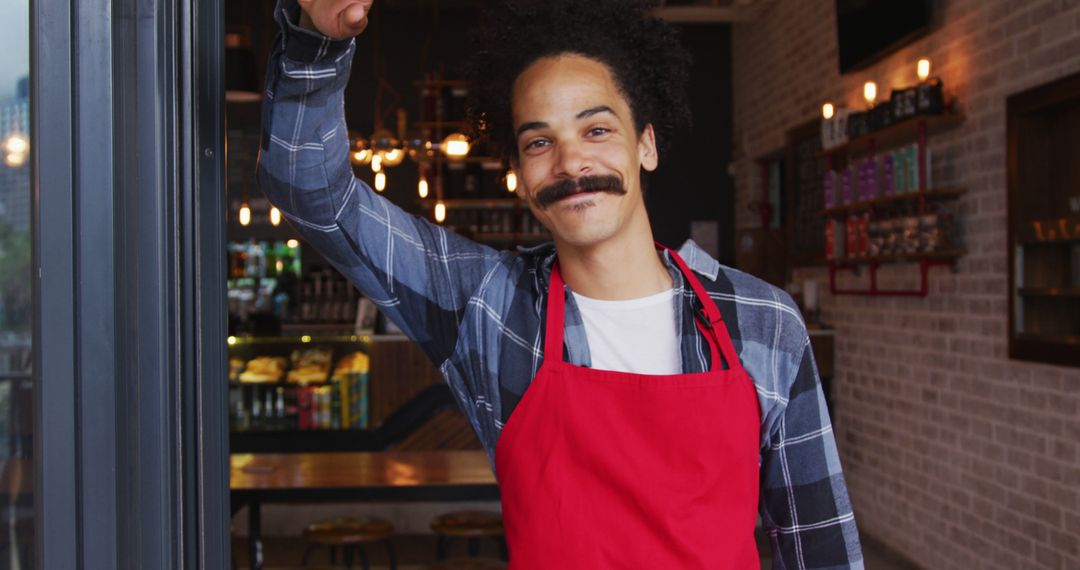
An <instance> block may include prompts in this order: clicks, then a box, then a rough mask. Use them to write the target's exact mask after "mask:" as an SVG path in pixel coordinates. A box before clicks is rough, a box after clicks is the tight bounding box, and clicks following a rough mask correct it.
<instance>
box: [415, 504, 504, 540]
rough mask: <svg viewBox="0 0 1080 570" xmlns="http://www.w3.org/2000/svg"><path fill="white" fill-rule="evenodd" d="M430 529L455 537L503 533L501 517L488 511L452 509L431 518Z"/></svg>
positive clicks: (499, 534)
mask: <svg viewBox="0 0 1080 570" xmlns="http://www.w3.org/2000/svg"><path fill="white" fill-rule="evenodd" d="M431 530H433V531H435V533H436V534H441V535H443V536H452V537H455V538H473V537H484V536H501V535H502V534H504V530H503V522H502V517H501V516H499V513H493V512H489V511H454V512H452V513H446V514H443V515H439V516H437V517H435V518H433V519H431Z"/></svg>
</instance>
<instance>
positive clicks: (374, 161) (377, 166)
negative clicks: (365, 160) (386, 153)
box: [371, 152, 383, 172]
mask: <svg viewBox="0 0 1080 570" xmlns="http://www.w3.org/2000/svg"><path fill="white" fill-rule="evenodd" d="M382 161H383V155H382V153H381V152H378V153H375V154H373V155H372V156H371V171H372V172H379V171H381V170H382Z"/></svg>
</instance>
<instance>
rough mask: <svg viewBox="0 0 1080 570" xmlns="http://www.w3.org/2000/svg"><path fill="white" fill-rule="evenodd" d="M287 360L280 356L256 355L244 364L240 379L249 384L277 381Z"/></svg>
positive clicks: (283, 370)
mask: <svg viewBox="0 0 1080 570" xmlns="http://www.w3.org/2000/svg"><path fill="white" fill-rule="evenodd" d="M286 363H287V360H286V359H285V358H284V357H281V356H257V357H255V358H252V359H251V360H249V361H248V362H247V364H246V365H245V366H244V371H243V372H241V373H240V381H241V382H246V383H251V384H265V383H272V382H278V381H280V380H281V375H282V374H283V373H284V372H285V366H286Z"/></svg>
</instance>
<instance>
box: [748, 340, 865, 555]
mask: <svg viewBox="0 0 1080 570" xmlns="http://www.w3.org/2000/svg"><path fill="white" fill-rule="evenodd" d="M761 471H762V475H761V493H762V497H761V514H762V521H763V524H764V527H765V532H766V534H767V535H768V536H769V541H770V543H771V544H772V547H773V560H774V562H773V567H774V568H807V569H811V568H862V567H863V561H862V550H861V547H860V544H859V536H858V529H857V528H856V526H855V517H854V514H853V512H852V508H851V502H850V499H849V497H848V493H847V486H846V484H845V481H844V474H843V472H842V470H841V468H840V458H839V454H838V451H837V448H836V441H835V439H834V437H833V432H832V424H831V422H830V421H829V417H828V413H827V412H826V411H825V399H824V395H823V394H822V391H821V385H820V381H819V379H818V375H817V370H816V366H815V365H814V361H813V353H812V351H811V350H810V345H809V344H807V345H806V350H805V351H804V355H803V359H802V363H801V365H800V367H799V370H798V373H797V377H796V378H795V380H794V382H793V384H792V389H791V393H790V394H789V400H788V403H787V407H786V408H785V410H784V412H783V416H782V418H781V420H780V421H779V424H778V425H777V427H776V429H775V430H774V433H773V435H772V437H771V438H770V439H769V444H768V447H767V448H766V449H764V450H763V453H762V465H761Z"/></svg>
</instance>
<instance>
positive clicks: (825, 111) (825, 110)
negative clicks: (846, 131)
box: [821, 101, 836, 121]
mask: <svg viewBox="0 0 1080 570" xmlns="http://www.w3.org/2000/svg"><path fill="white" fill-rule="evenodd" d="M835 114H836V107H834V106H833V104H832V103H830V102H828V101H826V102H825V104H824V105H822V106H821V116H822V117H824V118H825V120H826V121H828V120H829V119H831V118H833V115H835Z"/></svg>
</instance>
